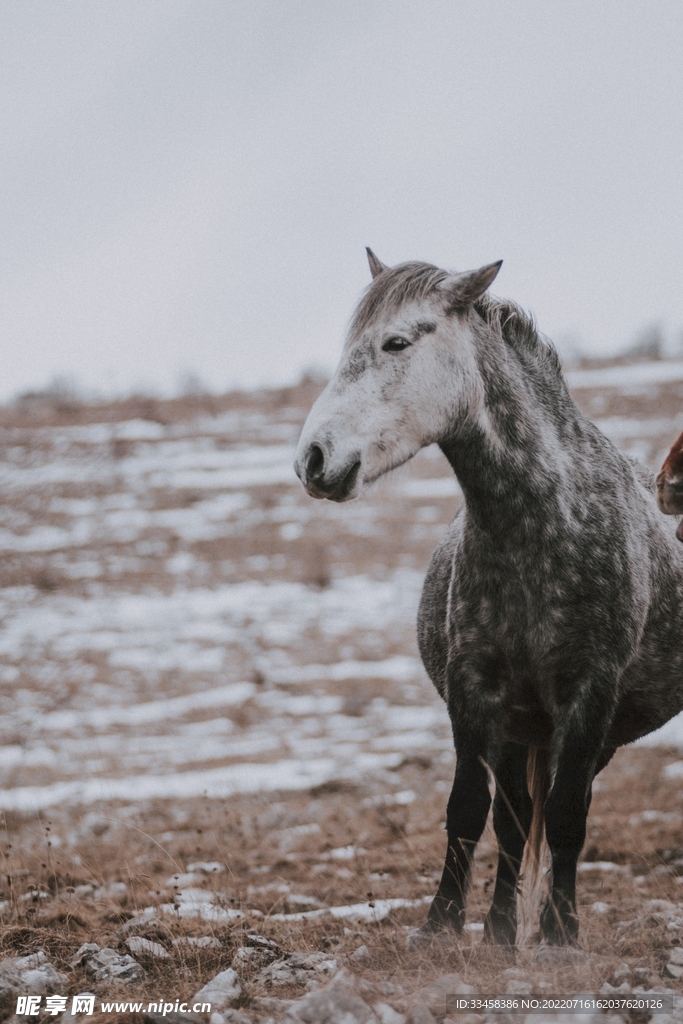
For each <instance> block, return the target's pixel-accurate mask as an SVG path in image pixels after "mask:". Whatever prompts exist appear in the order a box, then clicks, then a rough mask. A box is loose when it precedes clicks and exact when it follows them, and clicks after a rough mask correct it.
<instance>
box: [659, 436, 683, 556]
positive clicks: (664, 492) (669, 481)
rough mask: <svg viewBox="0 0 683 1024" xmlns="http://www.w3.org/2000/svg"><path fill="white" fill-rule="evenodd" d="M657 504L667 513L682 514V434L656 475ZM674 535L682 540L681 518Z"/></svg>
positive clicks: (682, 522)
mask: <svg viewBox="0 0 683 1024" xmlns="http://www.w3.org/2000/svg"><path fill="white" fill-rule="evenodd" d="M657 504H658V505H659V507H660V508H661V510H662V512H666V514H667V515H681V514H683V434H680V436H679V437H678V438H677V439H676V441H675V442H674V443H673V444H672V446H671V451H670V452H669V454H668V455H667V457H666V458H665V459H664V463H663V465H662V468H661V469H660V471H659V473H658V475H657ZM676 536H677V537H678V539H679V540H680V541H683V520H681V522H680V523H679V524H678V529H677V530H676Z"/></svg>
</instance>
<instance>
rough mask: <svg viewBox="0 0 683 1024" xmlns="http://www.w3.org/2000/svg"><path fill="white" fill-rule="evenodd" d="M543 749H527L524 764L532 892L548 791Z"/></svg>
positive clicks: (545, 751)
mask: <svg viewBox="0 0 683 1024" xmlns="http://www.w3.org/2000/svg"><path fill="white" fill-rule="evenodd" d="M548 755H549V751H548V750H546V749H545V748H544V747H529V754H528V756H527V762H526V780H527V787H528V789H529V796H530V797H531V804H532V808H533V809H532V812H531V825H530V827H529V835H528V837H527V851H526V857H525V860H526V867H527V872H528V879H529V882H530V888H531V889H532V890H534V889H535V888H536V883H537V882H538V876H539V872H540V869H541V847H542V845H543V836H544V833H545V829H544V818H543V809H544V807H545V802H546V800H547V798H548V793H549V791H550V758H549V756H548Z"/></svg>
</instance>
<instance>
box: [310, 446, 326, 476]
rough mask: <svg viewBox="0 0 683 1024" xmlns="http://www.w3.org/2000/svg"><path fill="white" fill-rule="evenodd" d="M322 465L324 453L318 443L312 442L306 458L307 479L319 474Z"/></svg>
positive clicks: (323, 463) (323, 464)
mask: <svg viewBox="0 0 683 1024" xmlns="http://www.w3.org/2000/svg"><path fill="white" fill-rule="evenodd" d="M324 466H325V453H324V452H323V450H322V448H321V447H320V445H319V444H312V445H311V448H310V451H309V453H308V458H307V459H306V476H307V477H308V479H309V480H314V479H315V478H316V477H317V476H321V474H322V471H323V468H324Z"/></svg>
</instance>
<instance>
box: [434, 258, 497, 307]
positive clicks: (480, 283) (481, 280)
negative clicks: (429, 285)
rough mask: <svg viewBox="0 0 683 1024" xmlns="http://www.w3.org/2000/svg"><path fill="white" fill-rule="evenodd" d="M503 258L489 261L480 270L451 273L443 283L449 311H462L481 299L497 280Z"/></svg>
mask: <svg viewBox="0 0 683 1024" xmlns="http://www.w3.org/2000/svg"><path fill="white" fill-rule="evenodd" d="M502 265H503V261H502V260H498V262H497V263H488V264H487V265H486V266H485V267H480V268H479V270H468V271H467V272H466V273H464V274H451V275H450V276H449V277H447V278H446V280H445V281H444V282H443V284H442V285H441V288H442V289H443V290H444V291H445V292H446V293H447V295H448V306H447V309H446V312H447V313H462V312H464V311H465V310H466V309H467V307H468V306H471V305H472V303H474V302H476V301H477V299H480V298H481V297H482V295H483V294H484V292H485V291H486V289H487V288H488V286H489V285H490V284H492V283H493V281H495V279H496V276H497V274H498V271H499V270H500V268H501V266H502Z"/></svg>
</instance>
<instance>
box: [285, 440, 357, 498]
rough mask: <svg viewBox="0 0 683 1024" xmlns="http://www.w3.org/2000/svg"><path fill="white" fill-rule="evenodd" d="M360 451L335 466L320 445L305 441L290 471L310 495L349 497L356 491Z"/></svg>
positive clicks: (354, 494) (317, 496) (316, 496)
mask: <svg viewBox="0 0 683 1024" xmlns="http://www.w3.org/2000/svg"><path fill="white" fill-rule="evenodd" d="M360 466H361V458H360V452H354V453H353V455H351V456H349V457H348V458H347V459H346V460H345V461H344V463H343V465H341V466H335V465H333V463H332V460H331V458H330V456H329V455H328V454H327V453H326V452H325V450H324V449H323V447H322V446H321V445H319V444H317V443H313V444H311V445H309V447H308V449H307V450H306V452H305V453H304V454H303V456H302V457H301V458H297V460H296V462H295V463H294V471H295V473H296V475H297V476H298V477H299V479H300V480H301V483H302V484H303V485H304V487H305V488H306V491H307V492H308V494H310V496H311V497H312V498H328V499H329V500H330V501H350V500H351V499H352V498H355V497H356V494H357V493H358V490H359V487H358V478H359V475H360Z"/></svg>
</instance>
